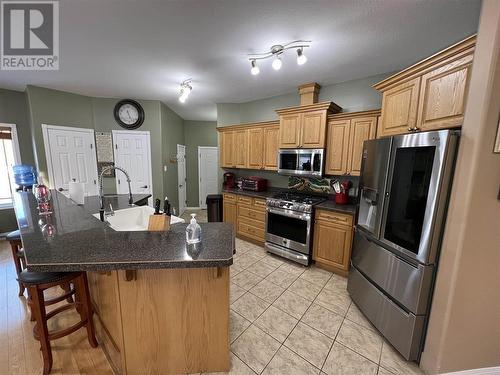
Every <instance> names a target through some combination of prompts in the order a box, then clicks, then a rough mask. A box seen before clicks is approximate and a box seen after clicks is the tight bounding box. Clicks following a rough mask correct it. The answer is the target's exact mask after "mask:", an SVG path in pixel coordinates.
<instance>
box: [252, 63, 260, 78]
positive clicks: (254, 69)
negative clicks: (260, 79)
mask: <svg viewBox="0 0 500 375" xmlns="http://www.w3.org/2000/svg"><path fill="white" fill-rule="evenodd" d="M250 73H252V75H254V76H256V75H257V74H259V73H260V69H259V67H258V66H257V61H255V60H252V69H250Z"/></svg>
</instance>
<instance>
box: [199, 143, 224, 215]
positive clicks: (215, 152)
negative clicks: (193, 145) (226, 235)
mask: <svg viewBox="0 0 500 375" xmlns="http://www.w3.org/2000/svg"><path fill="white" fill-rule="evenodd" d="M218 160H219V149H218V148H217V147H198V175H199V177H200V186H199V196H200V202H199V204H200V207H201V208H207V195H209V194H217V192H218V190H219V189H218V185H219V180H218V175H217V168H218Z"/></svg>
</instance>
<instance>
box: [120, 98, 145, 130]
mask: <svg viewBox="0 0 500 375" xmlns="http://www.w3.org/2000/svg"><path fill="white" fill-rule="evenodd" d="M114 115H115V120H116V122H117V123H118V125H120V126H121V127H122V128H125V129H137V128H138V127H139V126H141V125H142V123H143V122H144V109H143V108H142V106H141V105H140V104H139V103H137V102H136V101H135V100H132V99H123V100H120V101H119V102H118V103H116V105H115V110H114Z"/></svg>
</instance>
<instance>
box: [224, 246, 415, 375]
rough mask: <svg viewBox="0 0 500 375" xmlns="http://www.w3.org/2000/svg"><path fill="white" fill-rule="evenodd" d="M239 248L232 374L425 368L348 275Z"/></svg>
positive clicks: (371, 374) (410, 372) (397, 373)
mask: <svg viewBox="0 0 500 375" xmlns="http://www.w3.org/2000/svg"><path fill="white" fill-rule="evenodd" d="M236 249H237V253H236V255H235V258H234V264H233V266H232V267H231V288H230V299H231V315H230V336H231V362H232V367H231V371H230V372H229V374H238V375H246V374H249V375H255V374H266V375H280V374H286V375H300V374H323V375H324V374H327V375H351V374H353V375H365V374H366V375H377V374H378V375H417V374H423V373H422V372H421V370H420V369H419V368H418V367H417V366H416V364H414V363H408V362H406V361H405V360H404V359H403V358H402V357H401V356H400V355H399V354H398V353H396V352H395V351H394V349H393V348H392V347H391V346H390V345H389V344H388V343H387V342H386V341H384V339H383V338H382V337H381V336H380V334H379V333H378V332H377V331H376V330H375V328H374V327H373V326H372V325H371V324H370V323H369V322H368V321H367V320H366V318H365V317H364V316H363V314H362V313H361V312H360V311H359V310H358V309H357V308H356V306H355V305H354V304H353V303H352V301H351V298H350V297H349V294H348V293H347V290H346V286H347V280H346V279H345V278H343V277H340V276H338V275H334V274H332V273H330V272H327V271H324V270H321V269H319V268H316V267H311V268H305V267H302V266H299V265H296V264H294V263H290V262H288V261H285V260H284V259H281V258H278V257H274V256H272V255H270V254H267V253H266V252H265V250H264V249H263V248H262V247H260V246H257V245H254V244H251V243H249V242H246V241H242V240H240V239H237V240H236Z"/></svg>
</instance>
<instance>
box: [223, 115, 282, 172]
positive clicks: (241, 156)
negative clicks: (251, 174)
mask: <svg viewBox="0 0 500 375" xmlns="http://www.w3.org/2000/svg"><path fill="white" fill-rule="evenodd" d="M218 131H219V134H220V135H219V140H220V148H221V149H220V155H221V156H220V165H221V167H222V168H246V169H265V170H277V168H278V164H277V155H278V149H279V148H278V147H279V138H278V137H279V125H278V122H277V121H267V122H261V123H255V124H244V125H236V126H228V127H224V128H220V129H218Z"/></svg>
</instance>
